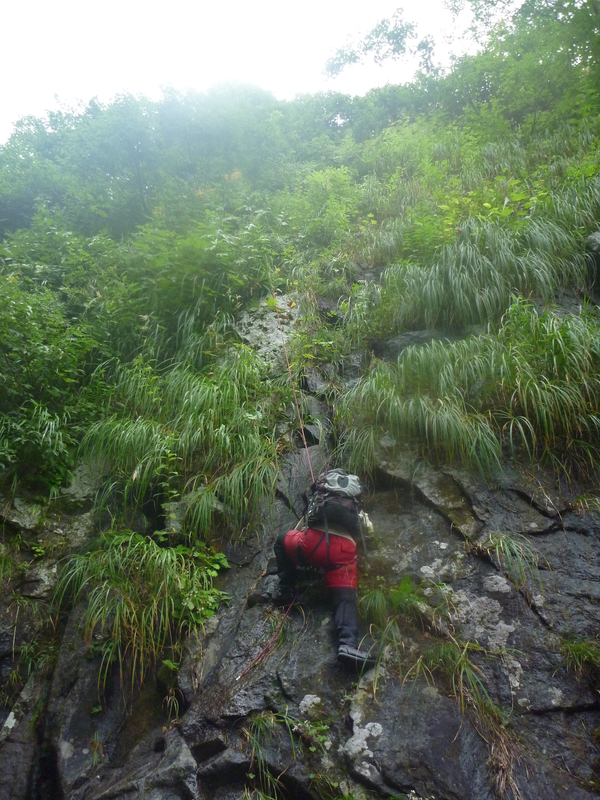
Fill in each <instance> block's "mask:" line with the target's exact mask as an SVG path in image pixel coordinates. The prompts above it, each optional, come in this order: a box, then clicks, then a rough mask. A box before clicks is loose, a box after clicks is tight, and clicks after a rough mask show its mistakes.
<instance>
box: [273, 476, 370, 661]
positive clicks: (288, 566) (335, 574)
mask: <svg viewBox="0 0 600 800" xmlns="http://www.w3.org/2000/svg"><path fill="white" fill-rule="evenodd" d="M363 489H364V487H363V485H362V483H361V482H360V481H359V479H358V478H357V477H356V476H355V475H347V473H345V472H344V471H343V470H329V471H328V472H325V473H323V474H322V475H320V476H319V477H318V478H317V480H316V481H315V483H314V484H313V487H312V497H311V500H310V502H309V504H308V508H307V511H306V514H305V517H304V521H305V525H304V527H303V528H301V529H299V530H298V529H296V530H293V531H287V532H284V533H281V534H280V535H279V536H278V537H277V540H276V542H275V548H274V549H275V558H276V561H277V571H278V574H279V579H280V591H281V592H282V594H284V595H285V594H287V595H288V596H291V595H293V592H294V588H295V578H296V572H297V568H298V567H309V566H310V567H318V568H322V569H324V571H325V577H324V582H325V586H326V588H327V589H328V590H329V593H330V596H331V599H332V601H333V607H334V618H335V626H336V629H337V635H338V655H337V657H338V661H339V662H341V663H349V664H352V665H355V666H357V667H362V666H372V665H373V664H374V663H375V661H376V659H375V658H374V657H373V656H372V655H371V654H370V653H366V652H364V651H363V650H360V649H359V646H358V606H357V594H356V585H357V572H356V541H355V539H356V536H357V535H358V536H360V537H361V538H363V537H362V523H361V518H362V519H363V520H364V522H365V524H370V523H368V518H367V517H366V515H365V514H364V512H362V510H361V507H360V495H361V494H362V491H363ZM363 545H364V538H363Z"/></svg>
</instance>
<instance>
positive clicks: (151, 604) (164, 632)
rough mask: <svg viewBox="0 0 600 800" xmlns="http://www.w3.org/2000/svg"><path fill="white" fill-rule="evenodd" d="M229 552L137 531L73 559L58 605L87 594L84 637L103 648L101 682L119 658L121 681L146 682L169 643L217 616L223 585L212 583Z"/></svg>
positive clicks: (106, 539) (110, 536) (106, 538)
mask: <svg viewBox="0 0 600 800" xmlns="http://www.w3.org/2000/svg"><path fill="white" fill-rule="evenodd" d="M227 566H228V564H227V561H226V559H225V556H224V555H222V554H220V553H214V552H213V551H212V550H209V549H208V548H207V547H205V546H204V545H202V544H200V545H198V546H195V547H193V548H187V547H184V546H181V545H179V546H178V547H168V546H163V545H161V544H160V543H159V542H156V541H154V540H153V539H151V538H150V537H145V536H141V535H140V534H137V533H132V532H131V531H125V532H120V533H117V532H113V531H109V532H107V533H106V534H104V535H103V536H102V537H101V538H100V539H99V540H98V541H97V542H96V543H95V546H94V548H93V549H90V550H88V551H87V552H81V553H77V554H75V555H73V556H70V557H69V559H68V560H67V562H66V564H65V566H64V568H63V570H62V573H61V576H60V579H59V582H58V584H57V588H56V592H55V602H56V604H57V606H58V608H61V607H62V606H64V605H65V604H66V603H69V602H70V603H73V604H75V603H77V601H78V600H79V599H81V598H82V597H84V596H85V597H86V599H87V602H86V608H85V615H84V622H83V629H84V638H85V640H86V641H88V642H89V643H90V645H91V646H98V642H99V649H100V652H101V655H102V660H101V665H100V673H99V679H98V680H99V684H100V683H101V684H103V685H104V684H105V683H106V680H107V677H108V674H109V672H110V670H111V667H112V665H113V664H114V663H115V662H116V663H118V665H119V674H120V678H121V683H122V684H123V682H124V680H125V676H126V675H127V674H130V675H131V682H132V687H133V685H134V683H135V680H136V678H137V679H138V680H139V682H140V683H142V682H143V680H144V677H145V676H146V674H147V672H148V670H149V669H150V668H152V667H153V666H154V665H155V664H156V661H157V659H158V657H159V656H160V654H161V653H162V652H163V650H164V649H165V648H167V647H176V646H177V645H178V643H179V642H180V641H181V640H182V638H183V637H184V636H186V635H188V634H190V633H192V632H193V631H195V630H196V629H197V628H198V627H199V626H201V625H202V624H203V623H204V622H205V621H206V620H207V619H209V618H210V617H211V616H213V614H214V612H215V611H216V609H217V608H218V606H219V604H220V602H222V600H223V599H225V597H226V596H225V595H224V594H223V592H221V591H219V590H217V589H215V588H214V587H213V585H212V581H213V578H214V577H215V576H216V575H217V572H218V570H219V569H221V568H222V567H227Z"/></svg>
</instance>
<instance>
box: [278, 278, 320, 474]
mask: <svg viewBox="0 0 600 800" xmlns="http://www.w3.org/2000/svg"><path fill="white" fill-rule="evenodd" d="M272 294H273V299H274V300H275V311H276V313H277V324H278V325H279V333H280V334H281V342H282V344H283V352H284V354H285V363H286V364H287V368H288V375H289V376H290V386H291V387H292V393H293V395H294V402H295V403H296V412H297V413H298V422H299V423H300V431H301V433H302V441H303V442H304V449H305V450H306V458H307V459H308V468H309V469H310V477H311V478H312V482H313V483H314V482H315V475H314V472H313V468H312V464H311V463H310V453H309V452H308V445H307V444H306V436H305V435H304V425H303V424H302V416H301V414H300V405H299V403H298V397H297V396H296V388H295V386H294V379H293V378H292V368H291V367H290V360H289V358H288V353H287V348H286V346H285V336H284V335H283V328H282V326H281V319H280V318H279V306H278V305H277V295H276V294H275V292H272Z"/></svg>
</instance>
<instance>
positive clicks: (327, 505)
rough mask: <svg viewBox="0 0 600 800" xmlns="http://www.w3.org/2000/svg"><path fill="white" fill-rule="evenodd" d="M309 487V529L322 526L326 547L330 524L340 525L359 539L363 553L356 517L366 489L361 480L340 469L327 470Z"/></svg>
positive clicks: (358, 523) (359, 525)
mask: <svg viewBox="0 0 600 800" xmlns="http://www.w3.org/2000/svg"><path fill="white" fill-rule="evenodd" d="M311 488H312V495H311V498H310V500H309V501H308V507H307V509H306V524H307V525H308V526H309V527H311V526H312V527H320V526H325V531H326V533H327V544H329V525H330V524H332V525H339V526H340V527H342V528H344V529H345V530H347V531H348V533H349V534H351V535H352V536H353V537H354V538H355V539H358V538H359V537H360V539H361V540H362V544H363V548H364V550H365V552H366V546H365V540H364V536H363V530H362V526H361V523H360V516H359V514H360V512H361V510H362V503H361V496H362V494H363V492H364V491H365V488H366V487H365V485H364V483H363V482H362V481H361V480H360V478H359V477H358V476H357V475H352V474H348V473H347V472H344V470H343V469H330V470H328V471H327V472H322V473H321V474H320V475H319V477H318V478H317V480H316V481H315V482H314V483H313V485H312V487H311Z"/></svg>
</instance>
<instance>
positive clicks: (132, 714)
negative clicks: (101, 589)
mask: <svg viewBox="0 0 600 800" xmlns="http://www.w3.org/2000/svg"><path fill="white" fill-rule="evenodd" d="M314 412H315V416H316V415H317V414H320V415H324V414H325V413H326V406H325V405H324V404H323V403H322V402H318V401H315V406H314ZM325 438H326V437H323V440H322V441H320V443H319V444H318V445H314V446H312V447H310V448H309V454H308V455H309V456H310V464H309V458H308V456H307V454H306V452H305V451H304V449H295V450H292V451H291V452H289V453H288V454H287V456H286V457H285V459H283V461H282V465H281V472H280V477H279V480H278V483H277V491H276V496H275V499H274V502H273V503H272V504H270V505H268V506H267V505H265V507H264V511H263V515H262V525H261V527H260V529H259V530H258V531H257V532H256V533H255V534H253V535H252V536H246V537H241V538H239V539H238V540H235V541H228V542H222V543H221V545H222V547H223V549H224V550H225V552H226V554H227V557H228V560H229V563H230V569H229V570H227V571H226V572H224V573H223V574H222V575H221V576H220V578H219V588H221V589H222V590H223V591H225V592H227V594H228V595H229V596H230V598H231V599H230V601H229V602H228V603H226V604H224V605H223V606H222V607H221V608H220V610H219V612H218V613H217V615H216V616H215V617H214V618H213V619H211V620H210V621H209V623H208V624H207V625H206V627H205V629H204V631H203V633H202V635H201V636H200V637H198V639H194V640H192V641H190V643H189V645H188V647H187V650H186V654H185V656H184V658H183V660H182V662H181V664H180V668H179V672H178V674H177V681H178V683H177V688H176V692H177V695H176V696H177V698H178V704H179V719H177V720H173V719H172V718H171V719H169V718H168V716H167V713H166V711H165V708H164V701H165V694H166V691H167V690H166V688H165V686H164V685H163V684H162V683H161V682H160V680H158V681H157V682H155V681H153V680H152V679H149V680H148V681H147V682H146V684H145V686H144V688H143V689H142V691H141V692H139V693H136V694H135V695H134V696H131V695H127V694H125V695H124V694H123V692H122V690H121V688H120V686H119V679H118V671H117V669H115V670H114V672H113V673H112V674H111V675H110V676H109V680H108V682H107V685H106V687H105V688H103V690H102V692H101V694H102V701H101V702H99V687H98V668H99V659H98V657H97V655H96V654H95V652H94V648H93V647H90V646H89V644H87V645H86V644H84V643H83V642H82V639H81V631H80V624H81V616H80V615H81V611H80V610H77V609H76V610H75V611H74V612H72V613H71V615H70V617H69V620H68V622H67V624H66V628H65V631H64V635H63V640H62V645H61V647H60V651H59V653H58V657H57V660H56V663H55V665H54V669H53V673H52V674H51V677H50V679H49V680H46V682H44V681H43V680H42V681H38V680H37V679H34V680H31V681H30V682H28V683H27V684H26V686H25V688H24V689H23V691H22V694H21V697H20V699H19V701H18V703H17V704H16V705H15V707H14V709H13V712H12V714H11V715H10V716H7V717H6V718H4V719H0V721H1V722H2V728H1V730H0V800H4V799H5V798H6V799H7V800H8V798H11V800H21V799H22V800H47V799H48V800H49V799H50V798H55V797H56V798H65V799H66V798H73V800H100V798H137V799H138V800H142V799H143V800H173V799H174V798H182V799H188V798H193V799H194V800H195V799H196V798H198V800H205V798H206V800H208V798H211V800H212V798H218V799H220V800H233V798H240V797H241V796H242V795H243V794H244V792H245V791H246V790H247V791H249V792H250V793H251V792H252V791H253V789H254V788H256V787H257V786H258V785H259V784H258V781H259V779H261V778H262V781H263V788H265V782H266V788H267V789H268V788H269V781H272V782H273V783H272V785H271V789H273V787H274V786H275V787H277V789H278V791H279V793H280V795H283V796H286V797H289V798H300V799H301V800H303V799H304V798H306V799H307V800H308V799H309V798H310V799H312V800H322V799H323V798H335V797H338V796H340V795H344V794H345V795H350V796H352V797H353V798H366V797H398V798H411V799H412V800H418V798H423V799H425V798H434V799H435V800H488V799H489V800H491V798H495V797H502V796H504V797H507V798H508V797H511V796H515V794H514V792H518V793H519V795H518V796H520V797H522V798H524V799H525V798H526V799H527V800H529V799H530V798H531V800H534V798H535V799H536V800H538V798H548V800H561V799H562V798H575V800H584V798H590V797H593V796H597V795H598V793H599V791H600V790H599V786H600V777H599V772H600V760H599V759H600V748H599V745H598V738H599V737H598V736H597V732H599V731H600V704H599V702H598V700H599V695H598V687H599V685H600V684H599V682H598V676H595V675H594V674H592V673H586V672H585V671H581V672H580V673H577V672H576V671H574V670H572V669H569V668H568V666H567V664H566V662H565V658H564V655H563V652H562V650H561V646H562V643H563V642H564V640H565V639H569V638H570V639H575V640H593V639H595V637H596V634H597V632H598V630H599V624H600V589H599V588H598V587H599V586H600V574H599V572H600V517H599V516H598V514H596V513H592V512H589V511H587V512H584V511H581V510H577V508H576V507H575V506H574V503H573V498H574V495H576V494H577V493H581V487H570V488H569V487H564V486H561V485H560V483H559V482H557V481H556V480H555V479H554V476H552V475H546V474H541V473H536V474H535V475H533V474H529V473H527V472H526V471H522V470H519V469H518V468H517V467H516V466H515V465H509V464H507V465H506V470H505V472H504V474H503V476H502V481H501V482H500V483H501V485H500V486H498V485H496V486H490V485H488V484H486V483H485V481H483V480H481V479H480V478H478V477H477V476H474V475H472V474H469V473H466V472H464V471H461V470H459V469H439V468H436V467H433V466H432V465H429V464H427V463H425V462H422V461H418V460H414V459H408V458H406V456H403V455H402V454H398V452H397V449H398V448H397V447H396V446H395V443H394V442H392V441H391V440H386V439H384V440H383V441H382V443H381V446H380V450H379V455H378V471H377V488H376V490H375V491H374V492H373V493H372V495H371V496H370V497H369V498H368V500H367V502H366V509H367V511H368V513H369V515H370V517H371V520H372V522H373V525H374V531H373V533H372V534H370V535H369V536H368V540H367V545H368V553H367V554H364V553H362V554H361V555H360V558H359V573H360V587H359V588H360V594H361V595H363V596H364V595H365V594H366V593H367V592H369V591H371V590H373V589H374V588H379V589H382V590H384V591H385V590H389V589H392V588H393V587H397V586H398V585H399V584H400V583H401V582H402V580H403V579H406V578H407V577H409V578H410V579H411V580H412V583H413V585H414V586H418V587H420V594H419V597H420V600H419V602H420V603H421V606H422V608H421V607H420V608H421V610H420V611H419V613H418V614H417V615H416V616H415V618H414V619H412V620H411V619H409V618H408V616H403V615H402V614H400V615H398V617H397V620H396V622H397V625H398V628H397V635H396V645H395V646H391V644H390V643H389V642H390V639H388V640H387V642H388V643H387V646H386V648H385V649H384V650H382V651H381V652H380V662H379V664H378V666H377V667H376V668H375V669H373V670H371V671H369V672H367V673H366V674H364V675H359V674H357V673H356V671H352V670H348V669H343V668H342V667H341V666H340V665H339V664H338V663H337V660H336V650H335V644H336V637H335V630H334V625H333V619H332V614H331V609H330V607H329V601H328V597H327V595H326V593H325V592H324V590H323V588H322V586H321V581H320V579H319V576H318V575H317V574H315V573H310V572H307V573H306V574H304V575H303V576H302V578H301V581H300V587H299V588H300V591H301V594H300V597H299V598H298V599H297V601H296V603H295V604H294V605H293V606H292V607H291V608H290V607H289V605H288V603H285V604H282V603H281V602H280V601H279V599H278V598H279V594H278V590H279V581H278V577H277V576H276V575H275V574H273V558H272V552H273V543H274V540H275V537H276V536H277V534H278V533H279V532H280V531H282V530H286V529H291V528H293V527H294V526H295V525H296V523H297V521H298V518H299V517H300V515H301V514H302V511H303V509H304V492H305V491H306V489H307V487H308V486H309V485H310V483H311V482H312V478H311V474H310V465H312V468H313V471H314V473H315V474H317V473H318V472H319V471H321V470H322V469H323V468H324V467H325V465H326V464H327V457H328V453H327V448H326V445H325ZM70 502H71V501H70ZM72 502H75V501H74V500H73V501H72ZM77 502H79V503H81V505H80V512H79V515H77V514H76V513H75V511H74V508H73V507H71V508H70V514H69V515H64V514H63V515H62V516H61V517H59V516H56V517H53V516H52V514H50V513H48V512H46V511H45V510H42V511H41V512H40V513H39V514H38V513H37V511H36V510H35V509H27V508H23V507H21V508H19V507H18V505H13V506H11V507H10V508H9V509H8V510H5V512H3V513H4V520H5V523H6V529H7V530H8V529H10V534H11V535H19V534H20V535H21V536H22V537H23V538H24V537H25V536H27V537H29V538H28V539H27V541H30V542H33V543H35V546H39V547H40V548H41V549H43V550H44V553H43V554H42V555H41V557H37V558H36V557H35V554H34V553H33V551H30V552H29V553H27V554H25V555H23V557H22V561H21V563H24V564H25V568H21V570H20V572H21V573H22V575H21V578H20V584H19V585H20V587H21V590H22V591H23V592H27V595H26V596H27V597H28V598H29V600H30V602H31V603H44V602H47V599H48V597H49V594H50V593H51V590H52V587H53V580H55V575H56V573H55V571H53V563H54V564H55V562H53V561H52V560H51V559H50V558H49V557H48V556H47V554H46V551H53V549H55V550H56V551H57V552H60V553H62V552H64V551H65V549H66V548H65V546H64V545H63V546H62V549H61V548H59V547H57V544H56V543H58V542H64V541H65V540H66V541H67V542H68V543H69V544H68V545H67V546H68V547H71V546H75V545H74V544H73V543H74V542H77V541H79V538H78V537H81V539H82V540H85V538H86V537H87V536H89V532H90V531H91V529H92V524H91V518H90V516H89V509H88V507H87V506H86V505H85V503H86V502H87V501H82V500H77ZM171 510H172V512H173V519H176V518H177V519H178V518H180V517H181V514H179V517H177V513H176V512H178V511H181V509H178V508H173V509H171ZM498 532H501V533H505V534H511V535H513V536H517V537H520V539H519V541H524V542H527V543H529V545H530V546H531V547H532V548H535V552H536V553H537V555H538V565H539V575H540V579H539V580H535V581H533V582H532V581H531V576H529V580H530V584H531V585H530V584H528V583H527V581H525V583H520V582H519V581H518V580H515V576H514V574H513V575H511V574H510V573H509V571H508V570H507V568H506V564H505V563H503V562H501V561H499V560H498V558H495V557H493V556H490V555H489V553H487V554H486V552H485V551H483V550H482V549H481V542H484V541H485V540H486V539H487V538H488V537H489V536H490V535H492V534H495V533H498ZM9 607H10V603H9V602H8V600H5V604H4V606H3V608H4V612H3V613H4V616H0V669H4V670H5V671H6V669H7V667H8V665H9V664H10V663H12V661H13V656H14V652H13V650H14V649H15V648H16V650H17V651H18V650H19V648H20V647H22V646H23V643H24V642H26V641H27V637H28V636H30V637H33V636H35V635H37V634H36V632H35V631H36V629H35V627H27V625H24V626H22V625H21V624H19V625H16V624H15V619H14V615H13V617H11V616H10V614H8V608H9ZM440 620H443V623H442V622H440ZM370 622H371V620H370V619H366V618H365V619H362V620H361V623H360V624H361V631H360V633H361V636H364V637H365V645H366V646H368V645H369V644H370V643H371V641H372V638H370V637H371V636H373V637H374V638H375V640H376V641H377V640H379V641H381V640H382V634H381V631H377V630H376V629H370ZM28 624H29V623H28ZM31 625H33V623H31ZM453 643H454V644H455V645H456V646H458V647H459V648H465V649H464V650H463V652H464V653H466V654H467V655H468V665H469V667H470V668H471V669H473V670H474V674H475V675H476V676H477V678H478V679H479V680H480V681H481V686H482V687H484V691H485V698H487V700H489V702H490V703H491V704H493V707H494V708H495V709H496V711H497V714H498V718H494V719H495V721H490V719H491V718H490V717H489V716H488V717H486V715H485V713H484V711H482V709H481V707H480V708H479V710H478V709H477V708H476V707H474V705H473V702H472V701H473V699H474V698H473V696H472V694H470V690H469V688H468V686H467V689H466V690H464V688H463V689H461V688H460V685H461V684H460V680H459V677H457V676H459V673H457V672H456V671H454V672H452V670H450V671H446V672H444V671H443V670H441V669H439V668H438V667H437V666H436V664H435V661H434V660H433V658H432V656H431V654H432V653H433V652H434V651H435V648H438V650H437V651H436V652H440V651H439V648H440V646H444V645H446V646H448V645H452V644H453ZM419 658H421V661H420V662H419ZM427 659H429V661H428V660H427ZM419 663H421V665H422V668H417V666H416V665H418V664H419ZM400 665H401V666H400ZM423 665H425V666H427V665H428V666H427V668H426V669H425V668H423ZM3 674H4V673H3ZM457 687H458V688H457ZM461 706H462V707H461ZM40 709H42V721H41V723H40V722H39V721H36V720H37V717H38V716H39V711H40ZM499 719H501V720H502V724H501V723H500V722H499V721H498V720H499ZM503 781H504V782H505V785H506V788H505V790H504V794H502V792H501V791H500V789H499V788H498V787H499V786H500V787H501V786H502V782H503ZM511 786H512V789H511ZM513 790H514V791H513Z"/></svg>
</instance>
